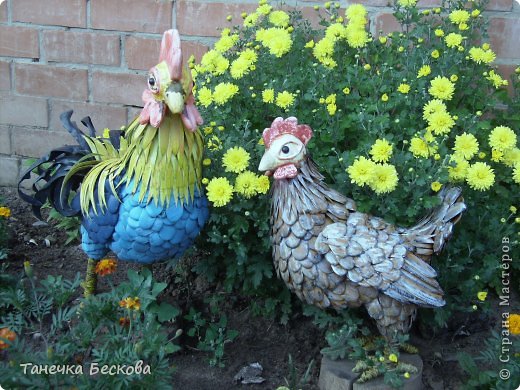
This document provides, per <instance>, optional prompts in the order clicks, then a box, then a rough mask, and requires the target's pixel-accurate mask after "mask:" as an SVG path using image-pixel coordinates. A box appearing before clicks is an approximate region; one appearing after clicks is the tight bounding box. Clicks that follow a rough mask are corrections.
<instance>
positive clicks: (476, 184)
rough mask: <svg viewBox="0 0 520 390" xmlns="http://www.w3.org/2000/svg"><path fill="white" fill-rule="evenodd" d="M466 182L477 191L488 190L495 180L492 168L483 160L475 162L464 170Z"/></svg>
mask: <svg viewBox="0 0 520 390" xmlns="http://www.w3.org/2000/svg"><path fill="white" fill-rule="evenodd" d="M466 182H467V183H468V184H469V186H470V187H471V188H472V189H474V190H477V191H485V190H488V189H489V188H490V187H491V186H492V185H493V183H494V182H495V174H494V172H493V169H492V168H491V167H490V166H489V165H487V164H486V163H484V162H476V163H474V164H472V165H470V166H469V168H468V170H467V172H466Z"/></svg>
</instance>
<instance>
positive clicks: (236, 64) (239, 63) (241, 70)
mask: <svg viewBox="0 0 520 390" xmlns="http://www.w3.org/2000/svg"><path fill="white" fill-rule="evenodd" d="M229 73H230V75H231V77H233V78H234V79H241V78H242V77H244V75H246V74H247V73H249V63H248V62H247V61H245V60H243V59H242V58H237V59H236V60H235V61H233V62H232V63H231V68H230V69H229Z"/></svg>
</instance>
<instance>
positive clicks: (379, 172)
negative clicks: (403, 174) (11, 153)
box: [368, 164, 399, 195]
mask: <svg viewBox="0 0 520 390" xmlns="http://www.w3.org/2000/svg"><path fill="white" fill-rule="evenodd" d="M398 181H399V177H398V175H397V171H396V169H395V166H393V165H391V164H375V166H374V172H373V174H372V177H371V180H370V182H369V183H368V185H369V186H370V188H372V189H373V190H374V192H375V193H376V194H378V195H380V194H386V193H388V192H392V191H393V190H395V189H396V187H397V183H398Z"/></svg>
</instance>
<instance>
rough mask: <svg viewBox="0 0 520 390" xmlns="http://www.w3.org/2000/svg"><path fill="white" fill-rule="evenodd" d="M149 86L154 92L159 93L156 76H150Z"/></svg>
mask: <svg viewBox="0 0 520 390" xmlns="http://www.w3.org/2000/svg"><path fill="white" fill-rule="evenodd" d="M148 85H149V86H150V89H151V90H152V91H157V80H155V76H154V75H153V74H150V75H149V76H148Z"/></svg>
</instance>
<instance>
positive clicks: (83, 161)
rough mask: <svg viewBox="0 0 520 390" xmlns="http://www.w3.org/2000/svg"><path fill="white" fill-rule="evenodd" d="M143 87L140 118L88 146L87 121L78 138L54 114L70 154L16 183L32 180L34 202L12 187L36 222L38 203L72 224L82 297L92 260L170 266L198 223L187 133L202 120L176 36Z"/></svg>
mask: <svg viewBox="0 0 520 390" xmlns="http://www.w3.org/2000/svg"><path fill="white" fill-rule="evenodd" d="M147 81H148V86H147V89H146V90H145V91H144V93H143V101H144V108H143V110H142V112H141V114H140V115H139V116H138V117H137V118H136V119H134V121H133V122H132V123H130V124H129V125H128V126H127V127H126V128H123V130H122V131H110V136H109V137H107V138H99V137H95V130H94V128H93V126H92V123H91V121H90V118H85V119H84V120H83V121H82V122H83V124H84V125H86V126H87V127H88V128H89V130H90V136H87V135H85V134H84V133H82V132H81V131H80V130H79V129H78V127H77V126H76V124H75V123H74V122H72V121H71V120H70V117H71V115H72V112H66V113H64V114H62V116H61V119H62V122H63V124H64V126H65V127H66V128H67V129H68V130H69V132H70V133H71V134H72V135H73V136H74V137H75V138H76V140H77V141H78V143H79V146H78V145H76V146H67V147H63V148H59V149H56V150H53V151H52V152H51V153H50V154H49V155H48V156H46V157H44V158H42V159H40V160H39V161H38V162H36V163H35V164H34V165H33V166H32V167H30V168H29V170H28V171H27V173H26V174H25V175H24V176H23V177H22V179H21V182H23V181H24V180H27V179H30V178H31V172H33V173H34V172H36V173H37V174H38V175H39V176H38V178H37V179H36V181H35V182H34V184H33V189H34V191H35V194H34V195H32V196H29V195H27V194H25V193H24V192H23V191H21V189H20V187H19V192H20V195H21V196H22V198H24V199H25V200H27V201H29V202H30V203H32V204H33V210H35V212H36V214H37V215H39V212H40V211H39V209H40V207H41V206H42V205H43V204H44V203H45V201H46V200H47V199H48V200H49V201H50V203H51V205H52V206H53V207H54V208H55V209H56V210H58V211H59V212H60V213H62V214H63V215H66V216H73V215H79V216H80V217H81V218H82V223H81V236H82V248H83V250H84V251H85V253H86V254H87V255H88V257H89V261H88V268H87V280H86V282H85V295H86V296H88V295H90V294H92V293H93V292H94V290H95V273H94V269H95V266H96V263H97V261H98V260H100V259H102V258H103V257H104V256H105V255H106V254H107V253H108V252H109V251H112V252H113V253H114V254H115V255H116V256H117V258H118V259H120V260H124V261H133V262H138V263H142V264H150V263H154V262H156V261H159V260H166V259H170V258H175V257H178V256H180V255H181V254H182V253H183V252H184V251H185V250H186V249H187V248H188V247H189V246H191V245H192V243H193V241H194V239H195V237H196V236H197V235H198V234H199V232H200V230H201V229H202V227H203V225H204V224H205V222H206V220H207V218H208V206H207V200H206V198H205V196H204V193H203V191H202V187H201V169H202V166H201V161H202V154H203V145H204V144H203V141H202V136H201V134H200V132H199V130H198V128H197V126H198V125H200V124H202V118H201V117H200V115H199V113H198V111H197V108H196V107H195V105H194V98H193V94H192V87H193V83H192V81H191V79H190V74H189V71H183V68H182V54H181V47H180V38H179V34H178V32H177V31H176V30H169V31H167V32H165V33H164V35H163V39H162V43H161V51H160V56H159V64H158V65H156V66H155V67H153V68H152V69H151V70H150V72H149V76H148V80H147ZM44 164H47V165H44ZM42 165H44V167H43V168H42ZM69 200H70V202H69Z"/></svg>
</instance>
